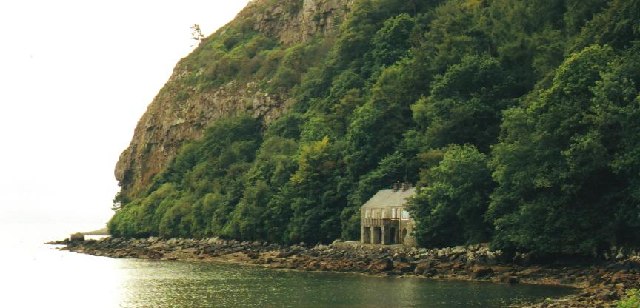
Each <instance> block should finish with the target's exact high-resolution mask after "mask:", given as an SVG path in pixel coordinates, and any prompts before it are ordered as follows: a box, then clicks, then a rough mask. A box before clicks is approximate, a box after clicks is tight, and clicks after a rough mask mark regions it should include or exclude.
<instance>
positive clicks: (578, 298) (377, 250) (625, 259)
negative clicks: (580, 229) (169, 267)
mask: <svg viewBox="0 0 640 308" xmlns="http://www.w3.org/2000/svg"><path fill="white" fill-rule="evenodd" d="M48 244H60V245H64V247H61V248H60V249H61V250H67V251H71V252H77V253H84V254H89V255H95V256H104V257H111V258H137V259H150V260H168V261H200V262H224V263H231V264H243V265H255V266H261V267H265V268H272V269H289V270H301V271H317V272H349V273H361V274H366V275H375V276H397V277H421V278H427V279H434V280H442V281H447V280H450V281H453V280H457V281H484V282H492V283H504V284H517V283H522V284H536V285H549V286H559V287H571V288H575V289H576V292H575V293H574V294H571V295H568V296H564V297H561V298H557V299H551V300H549V299H546V300H544V301H542V302H539V303H531V304H529V305H528V306H527V307H612V306H615V304H616V302H617V301H618V300H619V299H620V298H622V297H624V295H625V292H626V291H627V290H629V289H634V288H636V289H637V288H640V257H639V256H638V255H635V254H633V255H631V256H623V255H621V254H618V255H617V256H616V258H615V260H611V261H603V262H598V263H588V264H554V265H538V264H528V263H529V262H528V260H527V258H526V256H523V255H518V258H517V260H515V261H513V262H504V261H503V260H502V259H503V258H502V256H501V253H500V251H491V250H489V249H488V247H487V246H486V245H469V246H460V247H451V248H442V249H424V248H407V247H403V246H373V245H362V244H358V243H351V242H336V243H334V244H330V245H316V246H315V247H304V246H301V245H293V246H282V245H278V244H269V243H263V242H239V241H234V240H223V239H218V238H210V239H202V240H195V239H168V240H165V239H159V238H153V237H152V238H147V239H121V238H105V239H101V240H87V241H69V240H65V241H57V242H50V243H48Z"/></svg>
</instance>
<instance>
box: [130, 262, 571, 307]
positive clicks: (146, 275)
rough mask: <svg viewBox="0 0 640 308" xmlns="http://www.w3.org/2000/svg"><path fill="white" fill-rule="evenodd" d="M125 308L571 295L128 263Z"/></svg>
mask: <svg viewBox="0 0 640 308" xmlns="http://www.w3.org/2000/svg"><path fill="white" fill-rule="evenodd" d="M122 265H123V267H122V268H121V270H122V271H124V272H125V273H126V275H125V277H127V278H126V281H125V282H124V284H123V289H124V290H123V291H124V293H123V298H122V304H123V305H124V306H125V307H172V306H184V307H187V306H189V307H238V306H241V307H381V306H390V307H504V306H506V305H509V304H513V303H517V302H522V301H527V300H533V299H536V298H545V297H554V296H560V295H562V294H567V292H568V290H566V289H559V288H549V287H540V286H523V285H520V286H508V285H495V284H489V283H467V282H434V281H429V280H424V279H417V278H377V277H368V276H362V275H355V274H337V273H306V272H295V271H275V270H267V269H262V268H255V267H244V266H235V265H223V264H201V263H181V262H147V261H141V260H127V261H125V262H123V263H122Z"/></svg>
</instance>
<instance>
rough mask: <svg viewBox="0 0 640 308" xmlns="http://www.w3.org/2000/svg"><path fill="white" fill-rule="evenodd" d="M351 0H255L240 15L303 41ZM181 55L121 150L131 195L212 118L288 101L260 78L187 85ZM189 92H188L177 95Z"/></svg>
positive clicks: (121, 169) (273, 111)
mask: <svg viewBox="0 0 640 308" xmlns="http://www.w3.org/2000/svg"><path fill="white" fill-rule="evenodd" d="M352 1H353V0H304V1H302V0H287V1H272V0H256V1H252V2H250V4H249V5H248V6H247V8H245V9H244V10H243V11H242V12H241V13H240V16H243V17H246V16H249V18H250V19H252V20H253V21H254V22H253V25H254V30H257V31H259V32H261V33H263V34H265V35H267V36H269V37H273V38H277V39H278V40H279V41H280V42H281V43H282V44H284V45H291V44H295V43H299V42H303V41H306V40H308V39H310V38H312V37H314V36H316V35H327V34H330V33H332V32H333V31H335V30H337V27H338V25H339V23H340V21H341V20H343V19H344V16H345V15H346V13H347V11H348V8H349V6H350V5H351V2H352ZM182 63H183V61H181V62H180V63H178V65H177V66H176V68H175V69H174V72H173V75H172V76H171V78H170V79H169V81H168V82H167V83H166V84H165V86H164V87H163V89H162V90H161V91H160V93H159V94H158V95H157V96H156V97H155V99H154V100H153V102H151V104H150V105H149V107H148V108H147V111H146V113H145V114H144V115H143V116H142V118H141V119H140V121H139V122H138V125H137V127H136V129H135V132H134V135H133V139H132V140H131V143H130V145H129V147H128V148H127V149H126V150H124V152H123V153H122V154H121V155H120V159H119V161H118V163H117V165H116V170H115V176H116V179H117V180H118V181H119V183H120V186H121V188H122V193H123V194H124V195H126V196H135V195H137V194H138V193H139V192H141V191H143V190H144V188H145V187H146V186H147V185H148V184H149V183H150V181H151V179H152V178H153V176H155V175H156V174H158V173H159V172H161V171H162V170H163V169H164V168H165V167H166V166H167V164H168V163H169V162H170V161H171V159H173V157H174V156H175V155H176V152H177V151H178V149H179V148H180V146H181V145H182V144H183V143H184V142H185V141H187V140H193V139H197V138H199V137H201V136H202V134H203V132H204V129H205V128H206V127H208V126H210V125H211V124H212V123H213V122H214V121H215V120H217V119H220V118H223V117H227V116H230V115H234V114H237V113H240V112H249V113H251V114H252V115H254V116H255V117H261V118H263V119H264V120H265V122H269V121H271V120H273V119H275V118H277V117H278V116H279V115H280V114H281V113H282V111H283V110H284V109H285V107H286V102H287V97H286V95H285V94H273V93H269V94H267V93H265V92H262V91H260V88H259V80H257V81H255V82H253V81H251V82H248V83H239V82H235V81H232V82H229V83H227V84H225V85H223V86H221V87H218V88H215V89H210V90H204V91H203V90H198V89H197V85H188V84H189V83H188V81H186V78H187V77H188V76H189V75H190V74H189V73H190V72H189V71H188V69H187V68H186V65H182ZM184 93H189V95H188V97H187V98H184V97H181V96H183V95H184Z"/></svg>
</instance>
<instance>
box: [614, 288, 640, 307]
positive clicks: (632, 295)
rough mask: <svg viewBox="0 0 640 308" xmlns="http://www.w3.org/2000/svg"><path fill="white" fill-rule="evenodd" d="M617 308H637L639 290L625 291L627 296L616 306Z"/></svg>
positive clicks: (639, 305) (639, 302)
mask: <svg viewBox="0 0 640 308" xmlns="http://www.w3.org/2000/svg"><path fill="white" fill-rule="evenodd" d="M616 307H618V308H638V307H640V290H638V289H632V290H629V291H627V296H626V297H625V298H623V299H622V300H620V301H619V302H618V304H617V306H616Z"/></svg>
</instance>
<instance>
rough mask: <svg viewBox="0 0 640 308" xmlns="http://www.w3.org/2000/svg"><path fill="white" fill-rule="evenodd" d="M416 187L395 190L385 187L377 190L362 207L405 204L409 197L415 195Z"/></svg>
mask: <svg viewBox="0 0 640 308" xmlns="http://www.w3.org/2000/svg"><path fill="white" fill-rule="evenodd" d="M415 193H416V189H415V187H412V188H409V189H407V190H402V189H400V190H397V191H396V190H393V189H383V190H381V191H379V192H377V193H376V194H375V195H374V196H373V197H371V199H369V201H367V202H366V203H365V204H364V205H363V206H362V208H385V207H398V206H404V205H405V204H406V203H407V199H408V198H409V197H411V196H413V195H415Z"/></svg>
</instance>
